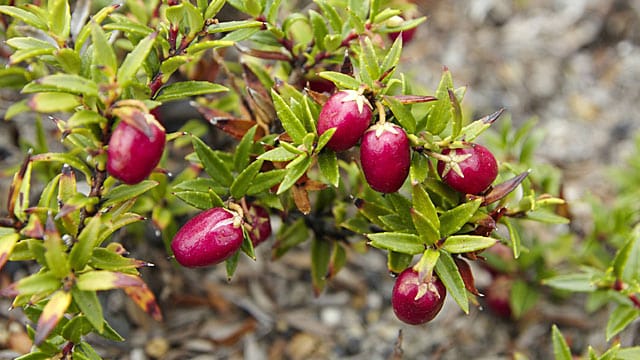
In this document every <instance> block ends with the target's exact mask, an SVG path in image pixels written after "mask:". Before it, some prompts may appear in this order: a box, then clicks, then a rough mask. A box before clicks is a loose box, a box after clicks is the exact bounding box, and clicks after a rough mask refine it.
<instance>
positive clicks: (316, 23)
mask: <svg viewBox="0 0 640 360" xmlns="http://www.w3.org/2000/svg"><path fill="white" fill-rule="evenodd" d="M309 20H310V21H311V30H312V33H313V39H314V41H315V43H316V44H317V46H318V48H319V49H320V50H324V37H325V36H327V34H328V33H329V29H328V28H327V23H326V21H325V19H324V18H323V17H322V15H320V14H319V13H318V12H317V11H315V10H309Z"/></svg>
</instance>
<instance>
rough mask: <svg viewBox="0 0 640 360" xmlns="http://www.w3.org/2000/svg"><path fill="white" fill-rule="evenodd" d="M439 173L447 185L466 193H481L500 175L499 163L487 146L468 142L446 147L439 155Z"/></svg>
mask: <svg viewBox="0 0 640 360" xmlns="http://www.w3.org/2000/svg"><path fill="white" fill-rule="evenodd" d="M438 173H439V174H440V177H441V178H442V181H444V182H445V183H446V184H447V185H449V186H450V187H452V188H453V189H455V190H457V191H459V192H461V193H465V194H480V193H482V192H483V191H484V190H486V189H487V188H488V187H489V185H491V183H493V181H494V180H495V179H496V177H497V176H498V163H497V161H496V158H495V157H494V156H493V154H492V153H491V151H489V149H487V148H486V147H484V146H482V145H478V144H473V143H466V144H465V146H464V147H462V148H460V149H445V150H444V151H443V152H442V154H441V155H440V157H438Z"/></svg>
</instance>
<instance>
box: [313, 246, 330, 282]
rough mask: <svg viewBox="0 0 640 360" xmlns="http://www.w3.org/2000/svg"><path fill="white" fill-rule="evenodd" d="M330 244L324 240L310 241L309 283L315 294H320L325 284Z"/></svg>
mask: <svg viewBox="0 0 640 360" xmlns="http://www.w3.org/2000/svg"><path fill="white" fill-rule="evenodd" d="M330 260H331V244H330V243H329V241H327V240H325V239H318V238H313V239H312V240H311V282H312V284H313V289H314V291H315V293H316V294H320V292H322V289H324V286H325V285H326V283H327V273H328V272H329V261H330Z"/></svg>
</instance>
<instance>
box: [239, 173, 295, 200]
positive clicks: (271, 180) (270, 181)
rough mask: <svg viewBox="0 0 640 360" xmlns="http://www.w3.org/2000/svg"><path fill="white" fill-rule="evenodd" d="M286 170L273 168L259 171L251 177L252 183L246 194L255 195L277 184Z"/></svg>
mask: <svg viewBox="0 0 640 360" xmlns="http://www.w3.org/2000/svg"><path fill="white" fill-rule="evenodd" d="M286 173H287V170H285V169H275V170H271V171H267V172H263V173H259V174H258V175H256V177H255V178H254V179H253V184H252V185H251V187H249V190H248V191H247V195H257V194H259V193H261V192H263V191H267V190H269V189H270V188H271V187H273V186H276V185H278V184H279V183H280V182H281V181H282V180H283V179H284V176H285V174H286Z"/></svg>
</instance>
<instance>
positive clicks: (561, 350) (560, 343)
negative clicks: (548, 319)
mask: <svg viewBox="0 0 640 360" xmlns="http://www.w3.org/2000/svg"><path fill="white" fill-rule="evenodd" d="M551 341H552V342H553V355H554V357H555V360H572V359H573V356H571V349H570V348H569V345H567V341H566V340H565V339H564V336H562V333H561V332H560V330H559V329H558V327H557V326H556V325H555V324H554V325H553V326H552V327H551Z"/></svg>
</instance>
